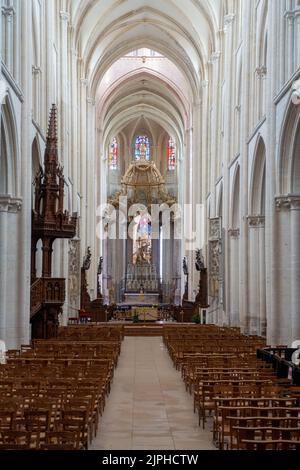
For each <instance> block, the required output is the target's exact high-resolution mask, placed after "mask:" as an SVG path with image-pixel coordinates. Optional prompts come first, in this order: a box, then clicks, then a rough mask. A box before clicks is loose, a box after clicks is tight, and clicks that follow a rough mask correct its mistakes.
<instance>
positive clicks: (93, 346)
mask: <svg viewBox="0 0 300 470" xmlns="http://www.w3.org/2000/svg"><path fill="white" fill-rule="evenodd" d="M78 328H79V327H78ZM91 328H92V327H89V330H88V333H87V334H88V338H85V336H84V335H83V334H82V332H81V333H80V340H79V341H74V339H73V335H72V332H71V334H70V336H69V339H65V340H62V339H61V338H60V339H58V340H51V341H43V340H39V341H34V342H33V344H32V345H23V347H22V349H21V350H20V351H18V352H17V351H13V352H11V351H10V352H9V354H8V358H7V363H6V364H4V365H1V366H0V450H1V449H7V450H9V449H12V450H13V449H18V448H22V449H32V450H33V449H55V448H57V449H87V448H88V446H89V444H90V443H91V442H92V439H93V438H94V437H95V435H96V432H97V429H98V426H99V422H100V418H101V415H102V413H103V410H104V406H105V400H106V397H107V395H108V394H109V392H110V386H111V382H112V379H113V372H114V368H115V366H116V365H117V360H118V356H119V354H120V345H121V340H122V338H121V335H120V329H119V327H117V334H113V333H112V328H111V327H108V328H109V334H108V333H107V331H105V329H103V327H101V328H96V329H97V334H98V335H99V336H98V337H97V340H96V339H95V338H94V336H95V335H94V333H92V334H90V333H91V331H92V329H91ZM85 331H87V329H86V328H85ZM103 332H104V333H103ZM63 335H64V336H65V337H66V338H67V337H68V332H67V330H64V333H63ZM91 336H93V340H90V337H91ZM109 338H111V339H109Z"/></svg>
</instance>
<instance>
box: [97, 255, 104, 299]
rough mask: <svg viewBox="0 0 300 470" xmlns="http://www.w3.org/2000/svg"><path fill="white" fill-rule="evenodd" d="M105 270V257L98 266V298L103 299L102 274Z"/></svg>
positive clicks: (101, 257) (101, 258)
mask: <svg viewBox="0 0 300 470" xmlns="http://www.w3.org/2000/svg"><path fill="white" fill-rule="evenodd" d="M102 269H103V256H100V259H99V264H98V271H97V298H98V299H102V292H101V290H102V289H101V274H102Z"/></svg>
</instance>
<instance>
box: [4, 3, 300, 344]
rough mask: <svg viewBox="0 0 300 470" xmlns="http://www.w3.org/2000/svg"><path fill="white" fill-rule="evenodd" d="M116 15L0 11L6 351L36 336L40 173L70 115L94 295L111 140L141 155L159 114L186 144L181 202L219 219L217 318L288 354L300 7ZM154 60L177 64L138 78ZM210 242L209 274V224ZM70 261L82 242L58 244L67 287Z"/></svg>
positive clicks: (146, 7)
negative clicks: (33, 266) (53, 120)
mask: <svg viewBox="0 0 300 470" xmlns="http://www.w3.org/2000/svg"><path fill="white" fill-rule="evenodd" d="M106 3H107V2H101V1H98V2H97V1H96V2H92V3H91V2H87V0H81V1H77V0H53V1H47V0H2V1H1V34H0V38H1V39H0V41H1V43H0V50H1V71H0V99H1V104H2V107H1V116H2V118H3V119H4V121H3V122H5V123H6V124H5V126H6V127H5V129H4V132H5V146H4V144H3V142H4V137H3V136H2V135H1V145H2V146H1V149H2V150H1V159H3V161H4V158H5V163H3V161H2V160H1V168H6V171H5V173H6V176H5V178H2V176H1V179H0V183H1V187H2V188H3V194H0V234H1V238H0V261H1V262H0V337H1V339H2V338H3V339H5V340H6V341H7V342H8V346H9V347H15V346H17V345H19V344H20V343H25V342H27V341H28V340H29V336H30V335H29V310H30V307H29V302H30V236H31V223H30V220H31V203H32V194H31V183H32V178H33V164H32V161H33V160H34V162H35V163H34V168H36V165H37V161H38V160H39V161H40V162H41V161H42V158H43V151H44V146H45V135H46V130H47V120H48V113H49V109H50V106H51V104H52V102H56V104H57V105H58V109H59V122H58V129H59V149H60V152H59V153H60V158H61V162H62V164H63V166H64V174H65V178H66V184H67V188H66V199H65V202H66V208H68V209H69V210H70V211H71V212H77V213H78V215H79V227H78V234H77V235H78V237H77V242H76V244H78V245H79V249H76V253H78V254H77V255H76V256H77V257H78V259H77V262H80V263H82V259H83V255H84V253H85V250H86V247H87V246H90V247H91V250H92V254H93V260H92V266H91V269H90V271H89V272H88V282H89V287H90V291H91V295H92V296H93V295H94V294H95V292H96V270H97V263H98V259H99V256H100V255H101V254H102V253H103V250H104V246H103V244H102V243H101V242H100V241H99V240H98V239H97V237H96V225H97V223H98V222H99V218H97V216H96V210H97V206H98V205H99V204H100V203H104V202H105V201H106V196H107V193H108V171H107V150H108V145H109V141H110V140H111V138H112V137H113V136H114V135H119V136H120V138H121V140H122V145H123V146H124V154H125V155H126V158H127V157H128V153H129V147H130V144H129V142H130V139H129V136H130V135H131V134H130V132H129V131H130V126H131V125H132V122H137V120H138V119H139V118H140V117H141V116H145V119H147V120H148V122H154V123H156V125H157V126H159V127H157V129H160V128H162V129H164V131H165V132H166V134H169V135H172V136H174V138H175V139H176V143H177V146H178V159H179V164H178V195H179V201H180V202H181V203H183V204H184V203H186V204H189V203H190V204H192V206H193V218H194V219H196V205H197V204H201V203H202V204H204V205H205V211H206V214H207V218H215V217H220V218H221V219H222V227H223V231H222V247H221V253H220V262H222V270H221V271H222V272H221V271H220V272H221V278H220V280H219V281H220V282H219V290H218V292H217V295H216V296H214V297H213V298H211V309H210V317H209V318H210V319H211V321H214V322H216V323H219V324H223V323H225V324H230V325H236V324H239V325H241V327H242V329H243V331H245V332H246V333H249V334H264V333H266V334H267V338H268V342H269V343H271V344H278V343H284V344H289V343H290V342H291V341H292V340H295V339H298V338H299V337H300V321H299V318H300V314H299V309H300V299H299V291H300V289H299V285H300V279H299V276H300V268H299V264H300V253H299V248H298V247H299V242H298V234H299V224H300V221H299V203H298V196H299V194H297V192H298V189H297V188H299V181H298V179H299V174H298V173H299V170H298V168H299V163H296V164H295V161H298V162H299V149H298V147H299V132H300V130H299V129H300V128H299V119H300V117H299V116H300V104H298V100H297V93H295V90H296V89H299V85H297V80H299V78H300V69H299V67H300V47H299V43H300V10H299V8H300V6H299V2H298V1H297V0H269V1H268V0H247V1H244V0H241V1H230V2H225V1H221V0H220V1H219V2H208V1H203V2H193V1H190V0H187V1H186V2H182V1H181V0H174V1H172V8H170V5H168V2H161V1H159V0H152V1H151V2H142V1H140V0H130V1H128V2H114V1H113V2H111V4H110V7H108V6H107V5H106ZM148 3H149V4H148ZM104 4H105V5H106V6H105V5H104ZM183 4H184V5H183ZM140 47H148V48H150V49H155V48H157V49H158V50H159V52H160V53H161V54H162V55H164V56H165V57H167V60H164V63H165V64H167V65H165V66H164V67H162V66H161V62H162V61H163V59H151V62H149V63H148V64H147V63H146V64H142V65H143V66H142V67H140V66H139V65H138V64H136V65H137V67H138V68H136V67H135V66H134V67H133V66H132V63H133V62H135V61H136V62H139V60H136V59H130V61H131V62H130V63H131V65H130V66H128V65H126V66H125V65H124V63H123V62H124V59H122V57H124V55H126V54H128V53H129V52H131V51H132V50H134V49H138V48H140ZM120 60H121V62H120ZM126 60H127V59H125V62H126ZM118 61H119V62H118ZM128 61H129V60H128ZM157 62H159V65H158V64H157V65H155V64H156V63H157ZM114 63H116V65H114ZM171 63H172V65H170V64H171ZM295 83H296V85H294V84H295ZM2 127H3V126H2ZM124 129H127V131H128V134H126V132H124ZM132 132H133V133H134V130H132ZM154 133H155V132H154ZM33 142H36V143H35V146H34V149H35V150H34V158H33V151H32V144H33ZM4 147H5V148H6V150H5V151H4ZM263 147H264V153H263V152H262V148H263ZM4 154H5V156H4ZM156 157H157V159H158V160H157V161H159V159H160V156H159V152H157V155H156ZM127 163H128V162H127ZM127 163H126V161H124V162H123V163H122V165H123V169H125V167H126V165H127ZM237 165H238V166H239V191H237V190H236V188H237V182H236V179H235V175H236V169H237ZM293 172H294V173H293ZM2 173H4V172H2ZM0 193H1V191H0ZM236 198H238V200H236ZM205 233H207V237H206V244H205V247H204V255H205V259H206V263H207V264H208V265H209V257H208V255H209V250H208V244H209V243H208V242H209V235H208V221H207V226H206V227H205ZM77 248H78V246H77ZM69 251H70V247H69V244H68V243H65V242H58V243H57V244H56V246H55V253H54V265H53V268H54V272H55V274H57V275H59V276H63V277H66V278H68V276H69ZM177 251H178V252H179V253H180V259H179V261H178V265H181V260H182V258H183V256H184V255H185V254H186V255H187V258H188V264H189V270H190V281H191V282H190V286H189V296H190V299H191V300H192V299H193V298H194V295H195V291H196V290H197V286H198V280H199V279H198V273H196V272H195V269H194V261H195V259H194V258H195V254H194V253H193V252H188V251H186V248H185V246H184V245H183V244H180V247H179V246H178V247H177ZM73 261H74V260H73ZM72 276H73V277H74V271H72ZM78 282H79V279H78ZM75 284H76V283H75ZM75 284H74V279H73V278H72V283H71V282H70V283H67V285H70V286H71V288H72V285H75ZM183 288H184V282H183V279H182V292H183ZM75 296H76V295H75ZM69 297H70V298H72V306H74V305H75V304H76V300H75V299H74V292H71V293H70V295H69V293H68V292H67V301H66V307H65V311H64V319H63V321H64V322H65V321H66V319H67V317H68V315H70V316H73V315H74V312H73V311H70V309H69V307H68V304H69Z"/></svg>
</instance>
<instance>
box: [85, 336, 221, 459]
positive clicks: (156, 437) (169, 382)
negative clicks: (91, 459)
mask: <svg viewBox="0 0 300 470" xmlns="http://www.w3.org/2000/svg"><path fill="white" fill-rule="evenodd" d="M90 449H91V450H100V449H101V450H103V449H105V450H140V449H141V450H144V449H145V450H177V449H179V450H213V449H215V447H214V446H213V444H212V433H211V431H209V430H202V429H201V428H199V426H198V423H197V416H196V415H194V413H193V401H192V397H190V396H189V395H188V393H187V392H186V391H185V386H184V383H183V382H182V380H181V375H180V373H179V372H177V371H176V370H175V369H174V367H173V364H172V362H171V360H170V358H169V355H168V353H167V351H166V350H165V348H164V345H163V342H162V338H157V337H156V338H145V337H143V338H142V337H133V338H130V337H127V338H125V340H124V342H123V344H122V353H121V356H120V359H119V364H118V367H117V369H116V371H115V377H114V381H113V385H112V390H111V394H110V396H109V398H108V400H107V403H106V407H105V411H104V414H103V416H102V418H101V421H100V428H99V432H98V435H97V437H96V438H95V439H94V441H93V444H92V445H91V446H90Z"/></svg>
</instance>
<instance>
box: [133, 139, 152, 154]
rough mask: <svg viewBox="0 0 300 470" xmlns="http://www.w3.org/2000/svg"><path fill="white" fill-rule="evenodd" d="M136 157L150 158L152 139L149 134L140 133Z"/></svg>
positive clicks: (136, 142) (136, 144)
mask: <svg viewBox="0 0 300 470" xmlns="http://www.w3.org/2000/svg"><path fill="white" fill-rule="evenodd" d="M135 159H136V160H142V159H145V160H150V140H149V137H148V136H147V135H139V136H137V138H136V140H135Z"/></svg>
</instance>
